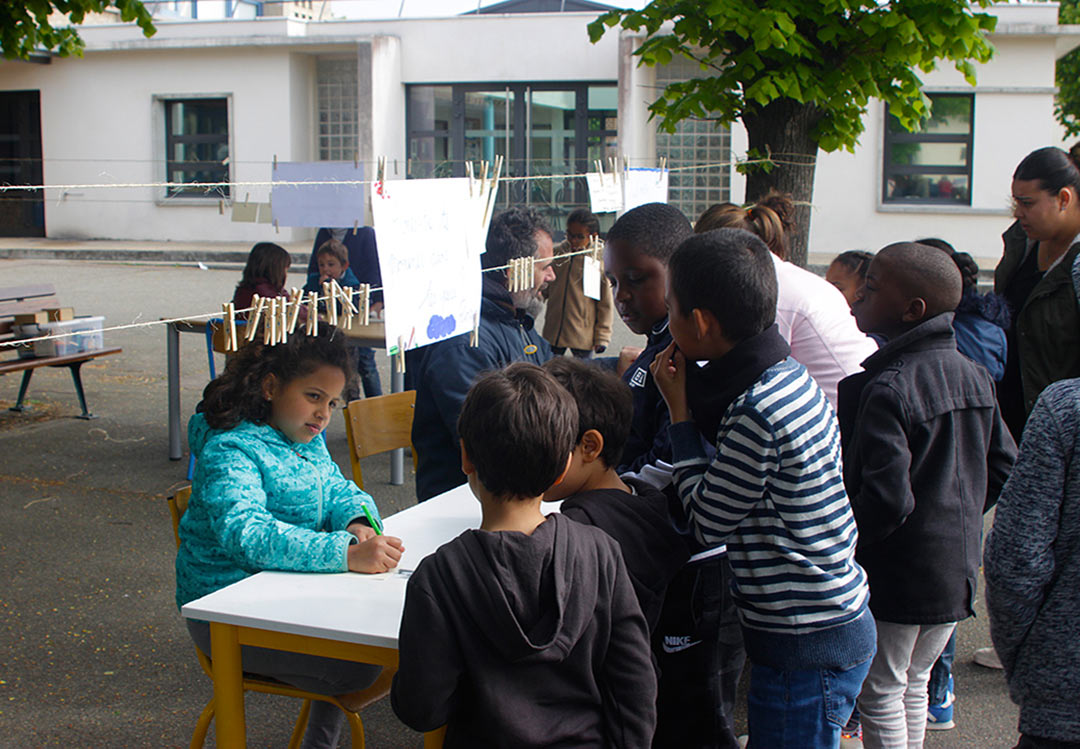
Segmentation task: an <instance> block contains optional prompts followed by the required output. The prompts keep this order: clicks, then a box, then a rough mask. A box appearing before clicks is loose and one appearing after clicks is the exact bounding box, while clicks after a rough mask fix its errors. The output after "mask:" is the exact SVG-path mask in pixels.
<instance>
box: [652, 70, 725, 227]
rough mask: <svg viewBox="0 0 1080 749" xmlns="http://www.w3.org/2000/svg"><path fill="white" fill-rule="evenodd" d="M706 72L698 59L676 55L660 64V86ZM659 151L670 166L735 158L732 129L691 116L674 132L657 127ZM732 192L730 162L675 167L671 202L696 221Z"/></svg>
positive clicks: (658, 72)
mask: <svg viewBox="0 0 1080 749" xmlns="http://www.w3.org/2000/svg"><path fill="white" fill-rule="evenodd" d="M702 75H704V74H703V73H702V72H701V69H700V68H699V67H698V65H697V63H695V62H692V61H691V60H687V59H686V58H681V57H680V58H675V59H673V60H672V61H671V62H670V63H669V64H667V65H663V66H658V67H657V68H656V85H657V89H662V88H664V87H666V86H667V85H668V84H669V83H680V82H682V81H688V80H691V79H693V78H698V77H700V76H702ZM656 155H657V156H658V157H660V156H663V157H665V158H666V159H667V166H668V168H669V169H674V168H676V167H694V166H698V167H701V166H706V165H709V164H724V165H726V164H727V163H728V162H729V161H731V130H730V129H729V128H727V127H717V126H716V123H714V122H712V121H710V120H699V119H693V118H687V119H685V120H683V121H682V122H680V123H679V124H678V125H676V127H675V132H674V133H667V132H663V131H661V130H657V132H656ZM730 195H731V168H730V167H729V166H714V167H709V168H706V169H689V170H686V171H673V172H671V175H670V177H669V182H668V203H670V204H671V205H673V206H675V207H676V208H678V209H679V210H681V211H682V212H683V214H684V215H685V216H686V217H687V218H689V219H690V220H691V221H696V220H697V217H698V216H700V215H701V214H702V213H704V212H705V209H706V208H708V207H709V206H711V205H713V204H715V203H723V202H725V201H727V200H730Z"/></svg>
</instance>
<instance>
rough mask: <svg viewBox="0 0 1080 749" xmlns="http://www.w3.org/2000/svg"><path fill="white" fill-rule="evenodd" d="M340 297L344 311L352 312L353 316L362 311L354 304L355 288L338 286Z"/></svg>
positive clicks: (335, 282) (335, 283)
mask: <svg viewBox="0 0 1080 749" xmlns="http://www.w3.org/2000/svg"><path fill="white" fill-rule="evenodd" d="M334 285H335V286H337V281H334ZM337 290H338V295H339V296H340V297H341V301H342V305H341V307H342V309H347V310H351V311H352V314H354V315H355V314H357V313H358V312H359V311H360V310H358V309H357V308H356V305H355V304H353V300H352V298H353V294H354V293H355V292H353V288H352V286H337Z"/></svg>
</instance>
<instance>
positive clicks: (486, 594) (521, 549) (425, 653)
mask: <svg viewBox="0 0 1080 749" xmlns="http://www.w3.org/2000/svg"><path fill="white" fill-rule="evenodd" d="M398 647H399V653H400V659H399V665H398V673H397V675H396V676H395V677H394V686H393V689H392V691H391V700H392V703H393V707H394V712H395V713H396V714H397V716H398V718H400V719H401V721H402V722H403V723H405V724H406V725H408V726H410V727H411V728H413V729H415V730H417V731H430V730H433V729H435V728H438V727H440V726H442V725H447V732H446V741H445V746H446V747H448V749H449V748H452V747H489V746H505V747H533V746H536V747H539V746H544V747H586V746H587V747H648V746H649V745H650V743H651V742H652V736H653V731H654V729H655V726H656V673H655V671H654V670H653V666H652V662H651V660H650V653H649V635H648V630H647V628H646V624H645V619H644V617H643V616H642V614H641V608H640V607H639V606H638V602H637V598H636V596H635V595H634V590H633V588H632V586H631V584H630V579H629V577H628V576H627V573H626V567H625V565H624V564H623V559H622V555H621V553H620V552H619V548H618V546H617V545H616V544H615V542H614V541H613V540H612V539H611V538H610V537H608V536H607V535H606V534H605V533H603V532H602V531H600V530H599V529H596V528H591V527H589V526H585V525H581V524H579V523H575V522H574V521H573V520H569V519H567V518H565V517H562V516H560V515H552V516H551V517H549V518H548V519H547V520H546V521H545V522H543V523H541V524H540V526H539V527H537V529H536V530H535V531H533V533H532V535H525V534H524V533H516V532H510V531H504V532H489V531H483V530H471V531H466V532H465V533H463V534H461V535H460V536H458V537H457V538H456V539H454V540H453V541H450V542H449V543H447V544H444V545H443V546H442V547H440V548H439V549H438V550H437V551H436V552H435V553H434V554H432V555H431V556H429V557H427V558H425V559H424V560H423V561H422V562H421V563H420V565H419V566H418V567H417V569H416V572H414V573H413V575H412V577H411V578H410V579H409V583H408V588H407V590H406V594H405V609H404V611H403V612H402V617H401V632H400V635H399V646H398Z"/></svg>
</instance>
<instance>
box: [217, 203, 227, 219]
mask: <svg viewBox="0 0 1080 749" xmlns="http://www.w3.org/2000/svg"><path fill="white" fill-rule="evenodd" d="M217 212H218V213H219V214H221V215H222V216H224V215H225V201H224V200H219V201H218V202H217Z"/></svg>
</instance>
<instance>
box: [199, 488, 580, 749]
mask: <svg viewBox="0 0 1080 749" xmlns="http://www.w3.org/2000/svg"><path fill="white" fill-rule="evenodd" d="M558 504H559V503H556V502H545V503H544V510H545V512H553V511H555V510H556V509H557V507H558ZM479 525H480V503H479V502H478V501H477V500H476V498H475V497H473V495H472V493H471V492H470V491H469V487H468V486H467V485H464V486H459V487H457V488H456V489H451V490H450V491H448V492H446V493H445V494H440V495H439V496H438V497H434V498H432V499H430V500H428V501H427V502H423V503H421V504H419V505H416V506H414V507H410V508H409V509H407V510H403V511H401V512H399V513H397V514H396V515H392V516H391V517H389V518H387V519H386V529H385V530H386V533H387V535H391V536H397V537H399V538H400V539H401V540H402V543H403V545H404V546H405V553H404V555H403V556H402V559H401V563H400V564H399V565H398V568H397V570H395V571H393V572H388V573H384V574H381V575H361V574H355V573H348V572H345V573H339V574H305V573H288V572H260V573H258V574H256V575H252V576H251V577H248V578H246V579H244V580H241V581H240V582H238V583H234V584H233V585H230V586H228V587H225V588H222V589H221V590H218V591H215V592H214V593H211V594H210V595H207V596H203V597H202V598H200V599H198V600H196V601H192V602H191V603H189V604H187V605H186V606H184V607H183V609H182V610H181V613H182V614H183V615H184V616H185V617H188V618H191V619H202V620H204V621H208V622H210V641H211V647H212V650H213V653H214V658H213V669H214V698H215V701H216V715H215V720H216V730H217V742H218V746H228V747H239V746H244V745H245V742H246V738H245V726H244V693H243V690H242V689H241V686H240V685H241V680H242V678H243V674H242V671H241V668H240V646H241V645H256V646H259V647H265V648H274V649H276V650H287V651H290V652H295V653H309V654H313V655H323V656H328V657H332V658H342V659H346V660H354V661H358V662H361V663H375V664H378V665H383V666H393V667H396V666H397V662H398V660H397V655H398V654H397V647H398V629H399V628H400V626H401V611H402V608H403V606H404V603H405V583H406V581H407V579H408V578H407V575H406V574H403V572H402V571H405V570H409V571H411V570H414V569H416V565H417V564H418V563H419V562H420V560H421V559H423V558H424V557H426V556H427V555H428V554H430V553H432V552H433V551H435V549H437V548H438V547H439V546H441V545H442V544H444V543H446V542H447V541H450V540H451V539H453V538H456V537H457V536H458V535H459V534H460V533H461V532H462V531H464V530H467V529H469V528H476V527H478V526H479ZM436 735H437V737H436ZM436 735H433V734H428V735H427V736H426V737H425V746H439V745H440V744H441V732H436Z"/></svg>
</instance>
